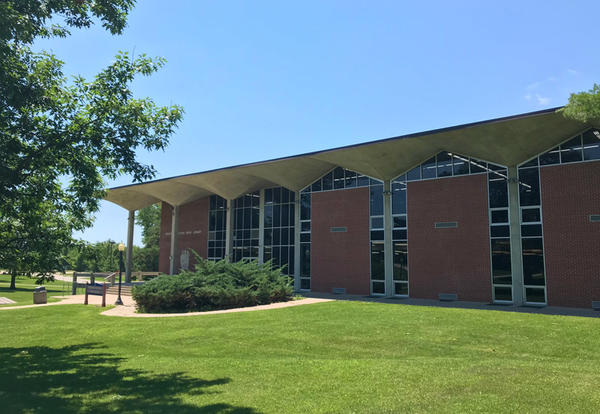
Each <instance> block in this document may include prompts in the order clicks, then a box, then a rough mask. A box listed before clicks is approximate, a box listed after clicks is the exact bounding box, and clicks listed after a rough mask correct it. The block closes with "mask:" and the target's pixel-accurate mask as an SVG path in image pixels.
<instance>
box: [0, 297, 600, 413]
mask: <svg viewBox="0 0 600 414" xmlns="http://www.w3.org/2000/svg"><path fill="white" fill-rule="evenodd" d="M101 311H102V309H101V308H98V307H95V306H88V307H85V306H83V305H65V306H51V307H45V308H38V309H22V310H11V311H3V312H0V322H1V325H2V328H3V329H2V331H3V335H0V361H2V364H0V392H1V400H2V411H3V412H40V413H55V412H67V413H70V412H94V413H95V412H144V413H149V412H156V413H166V412H177V413H192V412H194V413H196V412H207V413H247V414H249V413H258V412H265V413H284V412H285V413H312V412H340V413H350V412H359V413H388V412H389V413H397V412H423V413H425V412H427V413H431V412H436V413H444V412H446V413H456V412H507V413H514V412H539V413H548V412H560V413H564V412H578V413H586V412H589V413H596V412H598V407H600V389H599V388H598V386H597V384H598V383H599V382H600V370H599V369H598V367H599V366H600V353H599V352H598V343H600V342H599V340H600V320H599V319H591V318H577V317H561V316H545V315H534V314H519V313H509V312H498V311H479V310H463V309H445V308H428V307H416V306H404V305H389V304H377V303H361V302H329V303H321V304H314V305H306V306H300V307H294V308H287V309H278V310H269V311H260V312H246V313H233V314H222V315H207V316H198V317H181V318H150V319H146V318H144V319H139V318H131V319H128V318H114V317H106V316H102V315H99V313H100V312H101Z"/></svg>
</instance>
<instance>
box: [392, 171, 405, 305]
mask: <svg viewBox="0 0 600 414" xmlns="http://www.w3.org/2000/svg"><path fill="white" fill-rule="evenodd" d="M392 224H393V230H392V244H393V248H394V250H393V252H394V295H397V296H408V236H407V228H408V227H407V216H406V174H403V175H401V176H400V177H398V178H396V179H394V180H393V181H392Z"/></svg>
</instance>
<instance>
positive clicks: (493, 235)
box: [487, 164, 513, 302]
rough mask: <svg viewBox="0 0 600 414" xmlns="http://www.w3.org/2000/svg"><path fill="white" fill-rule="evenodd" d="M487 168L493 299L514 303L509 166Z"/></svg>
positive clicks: (489, 165) (492, 165)
mask: <svg viewBox="0 0 600 414" xmlns="http://www.w3.org/2000/svg"><path fill="white" fill-rule="evenodd" d="M487 168H488V174H487V176H488V196H489V200H488V202H489V219H490V254H491V259H492V298H493V300H494V302H512V300H513V291H512V283H513V279H512V259H511V253H510V211H509V206H508V169H506V168H504V167H500V166H498V165H494V164H487Z"/></svg>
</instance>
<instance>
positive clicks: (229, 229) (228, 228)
mask: <svg viewBox="0 0 600 414" xmlns="http://www.w3.org/2000/svg"><path fill="white" fill-rule="evenodd" d="M233 201H234V200H227V220H225V258H227V260H229V261H231V258H232V253H233Z"/></svg>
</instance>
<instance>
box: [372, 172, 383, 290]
mask: <svg viewBox="0 0 600 414" xmlns="http://www.w3.org/2000/svg"><path fill="white" fill-rule="evenodd" d="M369 184H370V185H369V219H370V222H371V224H370V240H371V293H372V294H373V295H383V294H385V244H384V241H383V240H384V228H383V183H382V182H381V181H378V180H374V179H370V183H369Z"/></svg>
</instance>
